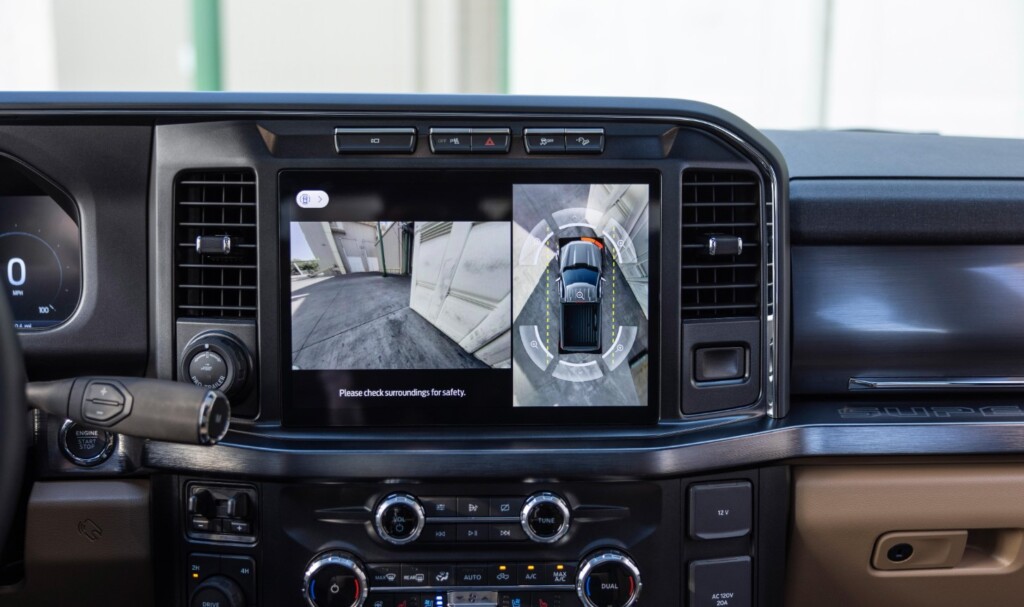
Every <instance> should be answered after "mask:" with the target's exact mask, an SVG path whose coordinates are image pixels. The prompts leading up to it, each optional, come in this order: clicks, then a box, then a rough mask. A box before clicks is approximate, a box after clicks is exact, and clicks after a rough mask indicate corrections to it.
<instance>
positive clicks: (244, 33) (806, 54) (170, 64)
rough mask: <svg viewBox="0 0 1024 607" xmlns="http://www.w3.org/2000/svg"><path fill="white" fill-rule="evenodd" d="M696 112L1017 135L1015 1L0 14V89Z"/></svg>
mask: <svg viewBox="0 0 1024 607" xmlns="http://www.w3.org/2000/svg"><path fill="white" fill-rule="evenodd" d="M195 89H223V90H235V91H309V92H320V91H331V92H337V91H346V92H351V91H360V92H444V93H462V92H476V93H517V94H562V95H564V94H572V95H624V96H661V97H681V98H687V99H697V100H701V101H706V102H709V103H713V104H716V105H720V106H722V107H724V108H726V109H728V110H731V111H733V112H735V113H736V114H739V115H740V116H741V117H743V118H745V119H747V120H748V121H750V122H752V123H753V124H754V125H755V126H758V127H762V128H797V129H805V128H878V129H894V130H905V131H933V132H941V133H947V134H970V135H992V136H1005V137H1024V1H1022V0H929V1H928V2H921V1H920V0H630V1H628V2H625V1H622V0H375V1H374V2H359V1H350V0H345V1H341V0H290V1H287V2H283V1H281V0H162V1H161V2H151V1H139V0H88V1H83V0H31V1H26V0H0V90H175V91H179V90H195Z"/></svg>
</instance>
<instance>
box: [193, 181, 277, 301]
mask: <svg viewBox="0 0 1024 607" xmlns="http://www.w3.org/2000/svg"><path fill="white" fill-rule="evenodd" d="M174 202H175V218H174V219H175V242H176V245H177V246H176V247H175V248H176V249H177V250H176V251H175V260H176V264H177V267H176V271H175V272H176V285H177V289H176V298H177V310H178V313H177V315H178V317H179V318H183V317H195V318H255V316H256V302H257V297H256V279H257V271H256V177H255V174H254V173H253V171H251V170H248V169H235V170H197V171H186V172H183V173H179V174H178V178H177V180H176V181H175V184H174ZM200 245H201V246H200Z"/></svg>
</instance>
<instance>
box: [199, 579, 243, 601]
mask: <svg viewBox="0 0 1024 607" xmlns="http://www.w3.org/2000/svg"><path fill="white" fill-rule="evenodd" d="M189 605H191V607H209V606H210V605H217V606H218V607H245V594H244V593H243V592H242V589H241V588H239V587H238V584H236V583H235V581H234V580H232V579H231V578H228V577H224V576H223V575H215V576H213V577H211V578H209V579H207V580H205V581H203V583H202V584H199V586H197V587H196V589H195V592H193V593H192V600H191V602H189Z"/></svg>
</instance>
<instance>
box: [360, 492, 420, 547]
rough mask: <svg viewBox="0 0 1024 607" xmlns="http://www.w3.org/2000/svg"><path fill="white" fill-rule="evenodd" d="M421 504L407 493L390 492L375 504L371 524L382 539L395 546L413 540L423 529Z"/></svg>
mask: <svg viewBox="0 0 1024 607" xmlns="http://www.w3.org/2000/svg"><path fill="white" fill-rule="evenodd" d="M425 518H426V516H425V515H424V513H423V506H421V505H420V503H419V502H418V501H416V498H415V497H413V496H411V495H409V494H408V493H392V494H391V495H389V496H387V497H385V498H384V499H382V500H381V502H380V503H379V504H377V509H376V510H375V511H374V514H373V526H374V527H375V528H376V529H377V535H379V536H380V538H381V539H382V540H384V541H385V542H388V543H390V544H395V545H396V546H401V545H402V544H408V543H410V542H415V541H416V538H418V537H419V536H420V533H421V532H422V531H423V523H424V519H425Z"/></svg>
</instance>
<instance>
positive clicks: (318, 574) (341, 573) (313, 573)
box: [302, 552, 368, 607]
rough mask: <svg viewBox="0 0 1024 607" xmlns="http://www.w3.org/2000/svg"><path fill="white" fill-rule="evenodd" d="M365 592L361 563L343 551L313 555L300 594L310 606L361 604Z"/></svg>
mask: <svg viewBox="0 0 1024 607" xmlns="http://www.w3.org/2000/svg"><path fill="white" fill-rule="evenodd" d="M367 592H368V588H367V585H366V573H365V572H364V571H363V566H362V565H360V564H359V563H358V562H357V561H356V560H355V559H354V558H353V557H351V556H349V555H348V554H345V553H344V552H325V553H323V554H321V555H320V556H318V557H316V558H315V559H313V561H312V562H310V564H309V566H308V567H306V575H305V576H304V578H303V580H302V595H303V596H304V597H306V602H307V603H308V604H309V606H310V607H361V606H362V604H363V602H364V601H366V594H367Z"/></svg>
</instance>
